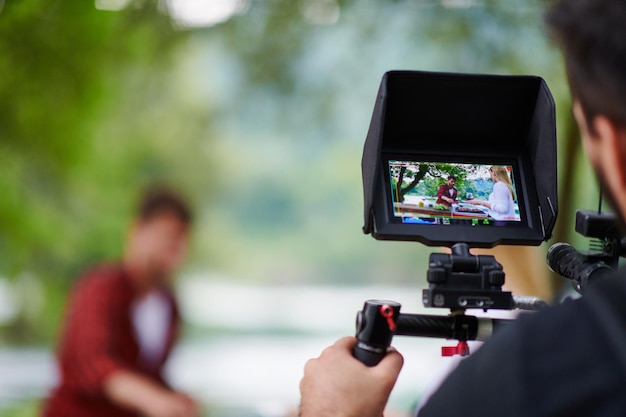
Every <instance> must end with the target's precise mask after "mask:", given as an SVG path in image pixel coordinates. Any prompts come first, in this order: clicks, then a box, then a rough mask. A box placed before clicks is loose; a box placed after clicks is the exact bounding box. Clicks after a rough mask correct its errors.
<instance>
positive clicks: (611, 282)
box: [300, 0, 626, 417]
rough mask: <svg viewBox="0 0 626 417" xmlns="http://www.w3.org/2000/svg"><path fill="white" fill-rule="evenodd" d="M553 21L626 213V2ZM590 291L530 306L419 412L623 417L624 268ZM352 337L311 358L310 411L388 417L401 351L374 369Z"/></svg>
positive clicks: (305, 384)
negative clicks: (358, 355) (536, 308)
mask: <svg viewBox="0 0 626 417" xmlns="http://www.w3.org/2000/svg"><path fill="white" fill-rule="evenodd" d="M547 22H548V26H549V28H550V30H551V31H552V33H553V35H554V37H555V38H556V40H557V41H558V42H559V43H560V45H561V46H562V49H563V51H564V55H565V62H566V67H567V74H568V77H569V82H570V87H571V90H572V96H573V99H574V115H575V117H576V120H577V122H578V125H579V127H580V131H581V134H582V140H583V145H584V148H585V152H586V154H587V156H588V157H589V159H590V160H591V162H592V164H593V166H594V169H595V171H596V173H597V176H598V178H600V180H601V182H602V184H603V187H604V189H605V190H606V192H607V193H608V194H609V197H610V200H612V206H613V208H614V210H615V213H617V214H619V216H620V217H621V219H622V220H624V219H626V24H625V22H626V1H624V0H558V1H556V2H555V3H554V5H553V6H552V8H551V9H550V11H549V13H548V16H547ZM616 275H617V277H616V278H615V279H606V280H604V281H599V282H596V283H594V284H592V285H590V286H589V287H588V289H587V290H586V293H585V296H584V297H582V298H581V299H579V300H576V301H568V302H565V303H563V304H561V305H559V306H556V307H553V308H550V309H547V310H544V311H541V312H539V313H536V314H531V315H525V316H524V317H523V318H521V319H519V320H517V321H516V322H515V323H514V324H511V325H510V326H509V327H507V328H506V329H504V330H503V331H502V332H500V333H499V334H496V335H495V336H494V337H492V339H491V340H489V341H488V342H487V343H485V345H484V346H483V347H482V348H481V349H480V350H478V351H477V352H476V353H474V354H473V355H472V356H471V357H469V358H468V359H466V360H464V361H463V362H462V363H461V364H460V365H459V367H458V368H457V369H456V370H455V371H454V372H453V373H452V374H451V375H450V376H449V377H448V378H447V379H446V381H444V383H443V384H442V386H441V387H440V388H439V390H438V391H437V392H436V393H435V394H434V395H433V396H432V397H431V398H430V399H429V400H428V401H427V402H426V404H425V406H424V407H423V408H422V409H421V411H420V413H419V416H420V417H428V416H465V417H471V416H477V417H478V416H480V417H489V416H494V417H503V416H506V417H516V416H520V417H521V416H524V417H529V416H542V417H550V416H555V417H556V416H622V415H624V414H625V413H626V385H625V384H624V383H625V382H626V353H624V352H625V350H624V347H625V346H626V280H625V279H624V277H623V276H620V275H624V272H623V271H622V272H621V273H617V274H616ZM354 344H355V339H354V338H352V337H348V338H344V339H341V340H340V341H338V342H337V343H336V344H335V345H334V346H332V347H330V348H328V349H327V350H325V351H324V352H323V353H322V355H321V356H320V357H319V358H318V359H313V360H311V361H309V362H308V363H307V365H306V367H305V372H304V378H303V379H302V382H301V384H300V391H301V394H302V406H301V415H302V417H315V416H325V417H331V416H342V417H348V416H354V417H356V416H359V417H381V416H382V413H383V409H384V407H385V404H386V402H387V399H388V396H389V393H390V392H391V389H392V388H393V385H394V384H395V381H396V378H397V376H398V373H399V372H400V368H401V367H402V356H401V355H400V354H399V353H398V352H396V351H390V352H389V353H388V354H387V355H386V356H385V358H384V359H383V360H382V362H381V363H380V364H379V365H377V366H375V367H372V368H368V367H366V366H364V365H362V364H361V363H360V362H358V361H356V360H355V359H354V358H353V357H352V355H351V350H352V348H353V346H354Z"/></svg>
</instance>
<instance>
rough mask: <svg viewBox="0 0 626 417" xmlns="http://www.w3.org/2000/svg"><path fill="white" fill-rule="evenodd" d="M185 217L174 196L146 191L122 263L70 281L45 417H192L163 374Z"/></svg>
mask: <svg viewBox="0 0 626 417" xmlns="http://www.w3.org/2000/svg"><path fill="white" fill-rule="evenodd" d="M190 223H191V212H190V209H189V207H188V206H187V203H186V202H185V201H184V200H183V199H181V198H180V197H179V196H178V195H177V194H175V193H173V192H172V191H168V190H165V189H155V190H151V191H149V192H147V193H146V194H145V195H144V197H143V199H142V200H141V203H140V205H139V209H138V212H137V216H136V219H135V220H134V222H133V224H132V226H131V227H130V230H129V232H128V235H127V240H126V249H125V253H124V256H123V259H122V260H121V261H120V262H118V263H114V264H108V265H102V266H97V267H95V268H93V269H91V270H89V271H87V272H86V273H85V274H84V275H83V276H82V277H81V279H80V280H79V281H78V282H77V283H76V285H75V287H74V289H73V291H72V294H71V297H70V300H69V304H68V307H67V313H66V317H65V322H64V326H63V333H62V336H61V340H60V343H59V348H58V365H59V372H60V381H59V385H58V386H57V387H56V388H55V389H54V391H53V392H52V394H51V397H50V398H49V400H48V401H47V402H46V403H45V404H44V407H43V412H42V415H43V416H44V417H83V416H84V417H100V416H102V417H105V416H106V417H131V416H139V415H142V416H148V417H195V416H197V415H198V410H197V405H196V403H195V402H194V400H192V399H191V398H190V397H189V396H187V395H185V394H183V393H180V392H176V391H174V390H172V389H171V388H169V387H168V385H167V384H166V383H165V381H164V379H163V376H162V374H161V372H162V369H163V365H164V363H165V361H166V359H167V357H168V355H169V353H170V351H171V349H172V347H173V345H174V342H175V340H176V338H177V335H178V332H179V327H180V319H179V314H178V307H177V304H176V301H175V299H174V296H173V293H172V290H171V279H172V276H173V272H174V271H175V269H176V267H178V266H179V265H180V263H181V261H182V260H183V257H184V255H185V253H186V249H187V240H188V235H189V227H190Z"/></svg>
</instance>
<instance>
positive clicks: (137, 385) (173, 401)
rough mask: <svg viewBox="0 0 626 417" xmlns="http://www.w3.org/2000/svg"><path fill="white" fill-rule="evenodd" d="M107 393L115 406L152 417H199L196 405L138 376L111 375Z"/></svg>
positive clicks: (107, 380)
mask: <svg viewBox="0 0 626 417" xmlns="http://www.w3.org/2000/svg"><path fill="white" fill-rule="evenodd" d="M103 390H104V393H105V395H106V396H107V397H108V398H109V399H110V400H111V401H113V402H114V403H116V404H118V405H120V406H122V407H124V408H127V409H130V410H134V411H138V412H140V413H142V414H144V415H146V416H149V417H195V416H197V415H198V409H197V405H196V403H195V402H194V401H193V400H192V399H191V398H190V397H188V396H187V395H185V394H181V393H178V392H174V391H171V390H169V389H166V388H164V387H162V386H161V385H159V384H157V383H155V382H154V381H153V380H151V379H149V378H146V377H144V376H143V375H140V374H138V373H135V372H131V371H127V370H121V369H120V370H118V371H115V372H113V373H112V374H111V375H109V376H108V377H107V378H106V379H105V381H104V386H103Z"/></svg>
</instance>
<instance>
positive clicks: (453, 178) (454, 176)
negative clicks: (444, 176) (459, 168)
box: [448, 175, 456, 181]
mask: <svg viewBox="0 0 626 417" xmlns="http://www.w3.org/2000/svg"><path fill="white" fill-rule="evenodd" d="M450 180H454V181H456V175H448V181H450Z"/></svg>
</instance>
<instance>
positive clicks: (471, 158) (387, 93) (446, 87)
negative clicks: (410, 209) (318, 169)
mask: <svg viewBox="0 0 626 417" xmlns="http://www.w3.org/2000/svg"><path fill="white" fill-rule="evenodd" d="M556 154H557V152H556V122H555V109H554V100H553V99H552V95H551V93H550V91H549V89H548V87H547V85H546V83H545V82H544V80H543V79H541V78H540V77H535V76H504V75H474V74H455V73H435V72H421V71H390V72H388V73H386V74H385V75H384V76H383V79H382V82H381V85H380V88H379V92H378V97H377V100H376V104H375V106H374V112H373V115H372V120H371V123H370V127H369V131H368V134H367V139H366V141H365V146H364V150H363V159H362V164H361V165H362V174H363V192H364V226H363V231H364V232H365V233H369V234H372V236H373V237H375V238H376V239H382V240H404V241H419V242H421V243H424V244H426V245H429V246H452V245H453V244H454V243H457V242H464V243H467V244H469V245H470V246H472V247H493V246H496V245H498V244H515V245H539V244H540V243H541V242H543V241H545V240H548V239H549V238H550V237H551V235H552V229H553V228H554V224H555V222H556V216H557V212H558V204H557V163H556ZM389 159H397V160H407V161H425V162H426V161H427V162H455V163H478V164H492V165H503V164H507V165H511V166H513V168H514V169H513V173H514V175H515V177H514V181H515V185H516V189H517V193H518V204H519V208H520V214H521V217H522V221H521V222H508V223H510V224H507V225H505V226H494V227H473V226H471V225H456V224H454V225H432V224H404V223H401V222H398V219H397V218H394V216H393V208H392V201H391V197H390V196H391V189H390V185H389V178H388V177H389V172H388V167H387V163H388V160H389ZM513 223H515V224H513Z"/></svg>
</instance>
